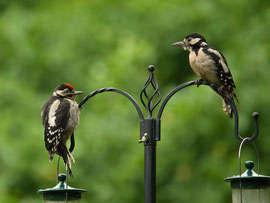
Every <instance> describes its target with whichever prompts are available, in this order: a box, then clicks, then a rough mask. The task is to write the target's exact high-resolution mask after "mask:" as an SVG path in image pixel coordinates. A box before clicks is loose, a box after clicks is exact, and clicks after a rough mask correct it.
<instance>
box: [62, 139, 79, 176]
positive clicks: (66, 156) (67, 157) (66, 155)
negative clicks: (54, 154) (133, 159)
mask: <svg viewBox="0 0 270 203" xmlns="http://www.w3.org/2000/svg"><path fill="white" fill-rule="evenodd" d="M58 153H59V155H60V156H61V157H62V158H63V161H64V164H65V166H66V167H67V169H68V173H69V176H70V177H73V174H72V171H71V161H73V163H75V160H74V158H73V156H72V155H71V153H70V152H69V151H68V149H67V148H66V146H65V145H63V144H60V145H59V148H58Z"/></svg>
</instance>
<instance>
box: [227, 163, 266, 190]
mask: <svg viewBox="0 0 270 203" xmlns="http://www.w3.org/2000/svg"><path fill="white" fill-rule="evenodd" d="M245 166H246V168H247V170H246V171H245V172H244V173H243V174H242V175H241V176H240V175H237V176H233V177H228V178H225V181H230V182H231V187H232V188H239V187H240V184H241V187H242V188H261V187H269V180H270V176H265V175H260V174H257V173H256V172H255V171H253V170H252V169H253V167H254V163H253V161H246V163H245Z"/></svg>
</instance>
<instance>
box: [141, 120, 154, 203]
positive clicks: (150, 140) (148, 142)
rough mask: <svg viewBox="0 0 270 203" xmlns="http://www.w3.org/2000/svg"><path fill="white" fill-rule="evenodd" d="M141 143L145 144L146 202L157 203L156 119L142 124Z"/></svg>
mask: <svg viewBox="0 0 270 203" xmlns="http://www.w3.org/2000/svg"><path fill="white" fill-rule="evenodd" d="M142 133H143V136H142V138H141V141H142V142H144V202H145V203H155V202H156V133H157V130H156V119H153V118H146V119H144V120H143V121H142V122H141V134H142Z"/></svg>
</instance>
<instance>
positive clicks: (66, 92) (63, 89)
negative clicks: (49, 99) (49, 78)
mask: <svg viewBox="0 0 270 203" xmlns="http://www.w3.org/2000/svg"><path fill="white" fill-rule="evenodd" d="M82 93H83V92H82V91H74V87H73V86H72V85H70V84H68V83H64V84H61V85H58V86H57V87H56V88H55V89H54V92H53V96H58V97H64V98H69V99H72V100H74V99H75V98H76V96H77V95H79V94H82Z"/></svg>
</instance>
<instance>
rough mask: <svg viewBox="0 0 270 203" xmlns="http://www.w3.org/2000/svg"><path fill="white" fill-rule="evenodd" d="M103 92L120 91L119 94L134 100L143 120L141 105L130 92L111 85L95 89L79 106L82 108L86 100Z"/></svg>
mask: <svg viewBox="0 0 270 203" xmlns="http://www.w3.org/2000/svg"><path fill="white" fill-rule="evenodd" d="M103 92H116V93H119V94H122V95H123V96H125V97H126V98H128V99H129V101H131V102H132V104H133V105H134V106H135V108H136V110H137V112H138V115H139V117H140V120H143V118H144V117H143V113H142V111H141V109H140V107H139V105H138V104H137V102H136V100H135V99H134V98H133V97H132V96H131V95H129V94H128V93H126V92H125V91H123V90H120V89H116V88H113V87H109V88H101V89H98V90H96V91H93V92H91V93H90V94H88V95H87V96H86V97H84V98H83V100H82V101H81V102H80V104H79V105H78V107H79V108H80V109H81V108H82V106H83V105H84V104H85V102H87V101H88V99H90V98H92V97H93V96H95V95H97V94H99V93H103Z"/></svg>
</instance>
